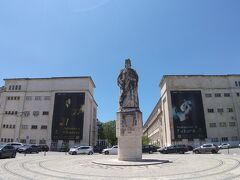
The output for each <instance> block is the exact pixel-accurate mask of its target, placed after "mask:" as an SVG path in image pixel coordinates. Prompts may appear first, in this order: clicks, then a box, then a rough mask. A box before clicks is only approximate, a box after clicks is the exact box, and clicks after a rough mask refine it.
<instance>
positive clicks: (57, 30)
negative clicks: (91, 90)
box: [0, 0, 240, 121]
mask: <svg viewBox="0 0 240 180" xmlns="http://www.w3.org/2000/svg"><path fill="white" fill-rule="evenodd" d="M239 9H240V1H239V0H34V1H33V0H0V62H1V64H0V79H1V85H3V84H4V82H3V81H2V79H3V78H17V77H56V76H85V75H90V76H92V78H93V80H94V82H95V84H96V89H95V99H96V101H97V103H98V118H99V119H100V120H101V121H107V120H111V119H116V111H117V110H118V97H119V88H118V87H117V84H116V79H117V76H118V74H119V72H120V70H121V69H122V68H123V67H124V59H126V58H131V60H132V65H133V68H134V69H136V70H137V72H138V74H139V78H140V81H139V99H140V108H141V110H142V112H143V119H144V121H146V119H147V117H148V116H149V114H150V113H151V111H152V109H153V107H154V106H155V104H156V102H157V101H158V99H159V98H160V88H159V82H160V79H161V77H162V75H164V74H234V73H238V74H239V70H240V10H239Z"/></svg>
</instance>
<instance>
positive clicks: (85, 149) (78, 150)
mask: <svg viewBox="0 0 240 180" xmlns="http://www.w3.org/2000/svg"><path fill="white" fill-rule="evenodd" d="M68 153H69V154H71V155H77V154H88V155H92V154H93V148H92V146H79V147H73V148H70V150H69V152H68Z"/></svg>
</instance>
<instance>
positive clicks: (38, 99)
mask: <svg viewBox="0 0 240 180" xmlns="http://www.w3.org/2000/svg"><path fill="white" fill-rule="evenodd" d="M33 99H35V101H41V100H42V99H44V100H45V101H49V100H51V97H50V96H43V97H42V96H26V101H32V100H33Z"/></svg>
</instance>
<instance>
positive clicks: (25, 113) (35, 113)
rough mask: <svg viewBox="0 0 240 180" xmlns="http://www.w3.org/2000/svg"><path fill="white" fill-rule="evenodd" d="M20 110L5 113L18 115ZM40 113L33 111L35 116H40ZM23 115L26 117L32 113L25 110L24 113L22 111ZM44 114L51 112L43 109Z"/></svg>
mask: <svg viewBox="0 0 240 180" xmlns="http://www.w3.org/2000/svg"><path fill="white" fill-rule="evenodd" d="M18 113H19V112H17V111H5V114H6V115H17V114H18ZM39 114H40V112H39V111H33V112H32V115H33V116H39ZM22 115H23V116H24V117H28V116H29V115H30V111H24V112H23V113H22ZM42 115H44V116H45V115H49V112H48V111H43V112H42Z"/></svg>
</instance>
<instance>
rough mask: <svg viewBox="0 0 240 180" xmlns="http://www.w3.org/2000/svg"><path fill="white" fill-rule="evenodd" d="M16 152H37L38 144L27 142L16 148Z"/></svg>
mask: <svg viewBox="0 0 240 180" xmlns="http://www.w3.org/2000/svg"><path fill="white" fill-rule="evenodd" d="M17 152H19V153H38V152H39V149H38V146H37V145H35V144H27V145H24V146H23V147H20V148H18V150H17Z"/></svg>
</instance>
